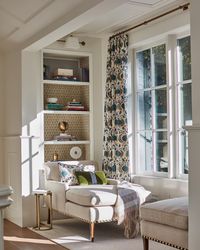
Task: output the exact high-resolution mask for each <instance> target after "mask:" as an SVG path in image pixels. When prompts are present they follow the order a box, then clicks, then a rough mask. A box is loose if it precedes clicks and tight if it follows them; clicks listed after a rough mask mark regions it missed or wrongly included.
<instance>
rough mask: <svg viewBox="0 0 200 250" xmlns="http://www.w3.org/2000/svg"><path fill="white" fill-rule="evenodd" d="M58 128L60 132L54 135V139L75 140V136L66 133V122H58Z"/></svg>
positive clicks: (67, 126) (67, 125)
mask: <svg viewBox="0 0 200 250" xmlns="http://www.w3.org/2000/svg"><path fill="white" fill-rule="evenodd" d="M58 128H59V129H60V131H61V133H60V134H59V135H56V136H54V140H57V141H76V137H75V136H73V135H70V134H67V130H68V128H69V124H68V122H65V121H62V122H59V123H58Z"/></svg>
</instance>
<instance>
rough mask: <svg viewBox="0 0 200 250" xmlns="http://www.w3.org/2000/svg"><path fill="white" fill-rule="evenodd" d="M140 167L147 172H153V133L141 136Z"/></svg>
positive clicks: (141, 134)
mask: <svg viewBox="0 0 200 250" xmlns="http://www.w3.org/2000/svg"><path fill="white" fill-rule="evenodd" d="M138 142H139V145H138V146H139V147H138V149H139V151H138V154H139V166H140V168H141V169H143V170H145V171H152V169H153V156H152V133H151V132H141V133H140V134H139V140H138Z"/></svg>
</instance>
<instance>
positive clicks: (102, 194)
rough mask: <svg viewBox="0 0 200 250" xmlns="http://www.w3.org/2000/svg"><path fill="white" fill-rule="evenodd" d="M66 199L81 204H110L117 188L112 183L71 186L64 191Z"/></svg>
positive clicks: (115, 196)
mask: <svg viewBox="0 0 200 250" xmlns="http://www.w3.org/2000/svg"><path fill="white" fill-rule="evenodd" d="M66 199H67V200H68V201H72V202H74V203H76V204H80V205H83V206H112V205H114V204H115V202H116V199H117V190H116V186H113V185H88V186H71V187H70V189H69V190H67V191H66Z"/></svg>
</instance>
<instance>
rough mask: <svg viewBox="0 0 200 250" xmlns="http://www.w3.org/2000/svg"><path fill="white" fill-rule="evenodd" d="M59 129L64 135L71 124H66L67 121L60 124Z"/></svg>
mask: <svg viewBox="0 0 200 250" xmlns="http://www.w3.org/2000/svg"><path fill="white" fill-rule="evenodd" d="M58 128H59V129H60V131H61V132H62V133H66V131H67V130H68V128H69V124H68V122H65V121H62V122H59V123H58Z"/></svg>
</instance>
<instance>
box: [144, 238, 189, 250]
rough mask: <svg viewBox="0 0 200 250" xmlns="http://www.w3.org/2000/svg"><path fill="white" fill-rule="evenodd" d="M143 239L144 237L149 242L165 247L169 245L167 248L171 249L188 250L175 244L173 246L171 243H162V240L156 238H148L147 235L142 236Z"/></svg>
mask: <svg viewBox="0 0 200 250" xmlns="http://www.w3.org/2000/svg"><path fill="white" fill-rule="evenodd" d="M142 237H144V238H145V239H148V240H153V241H156V242H159V243H161V244H164V245H167V246H170V247H174V248H177V249H180V250H188V249H187V248H184V247H180V246H176V245H174V244H171V243H168V242H165V241H162V240H158V239H155V238H152V237H148V236H145V235H142Z"/></svg>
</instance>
